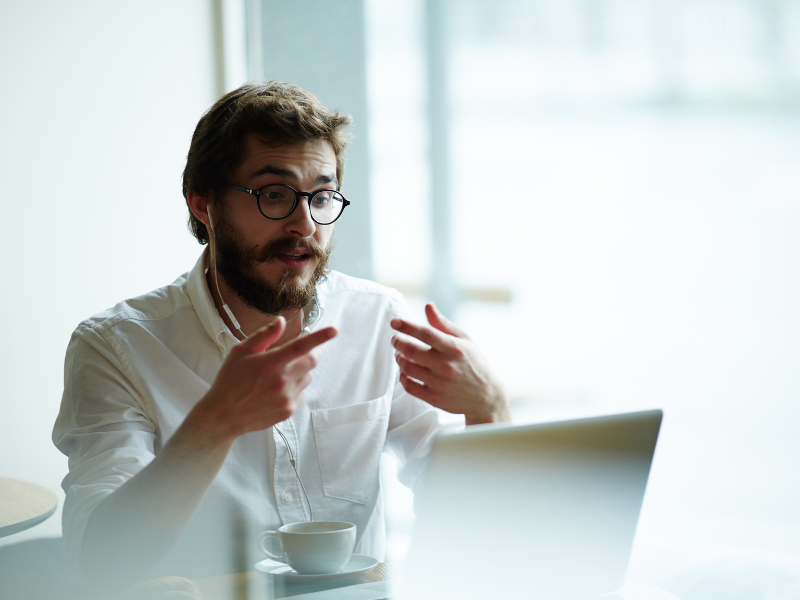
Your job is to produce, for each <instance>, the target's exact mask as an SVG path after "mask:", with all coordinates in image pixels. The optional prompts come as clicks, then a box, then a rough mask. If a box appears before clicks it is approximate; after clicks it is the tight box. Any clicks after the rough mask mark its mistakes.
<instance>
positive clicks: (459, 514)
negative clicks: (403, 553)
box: [401, 410, 662, 599]
mask: <svg viewBox="0 0 800 600" xmlns="http://www.w3.org/2000/svg"><path fill="white" fill-rule="evenodd" d="M661 418H662V412H661V411H660V410H654V411H647V412H639V413H629V414H622V415H613V416H603V417H595V418H587V419H578V420H570V421H562V422H555V423H544V424H536V425H521V426H513V425H488V426H474V427H470V428H468V430H467V431H464V432H461V433H457V434H445V435H442V436H440V437H438V438H437V439H436V441H435V443H434V448H433V452H432V455H431V460H430V464H429V467H428V470H427V473H426V476H425V482H424V486H423V488H422V490H421V492H420V496H419V498H418V501H417V502H416V508H417V515H418V516H417V524H416V526H415V530H414V536H413V539H412V544H411V547H410V549H409V552H408V555H407V558H406V564H405V568H404V577H403V581H402V588H401V591H402V596H403V597H406V598H415V599H425V598H436V599H441V598H460V599H465V598H466V599H468V598H481V599H484V598H502V597H509V598H511V597H539V596H542V597H552V598H562V597H563V598H570V597H590V596H592V595H595V594H600V593H604V592H611V591H613V590H615V589H617V588H618V587H620V586H621V585H622V582H623V580H624V578H625V572H626V570H627V564H628V558H629V556H630V551H631V546H632V544H633V538H634V534H635V531H636V523H637V521H638V518H639V511H640V508H641V504H642V499H643V496H644V491H645V486H646V483H647V477H648V474H649V472H650V464H651V462H652V458H653V452H654V451H655V446H656V440H657V438H658V432H659V428H660V425H661Z"/></svg>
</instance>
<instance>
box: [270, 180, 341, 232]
mask: <svg viewBox="0 0 800 600" xmlns="http://www.w3.org/2000/svg"><path fill="white" fill-rule="evenodd" d="M258 201H259V208H260V209H261V212H262V213H264V216H266V217H269V218H270V219H282V218H284V217H286V216H288V215H289V213H290V212H292V207H293V206H294V202H295V192H294V190H293V189H292V188H290V187H287V186H285V185H277V184H276V185H268V186H266V187H264V188H262V189H261V193H260V194H259V197H258ZM342 210H344V197H343V196H342V195H341V194H339V193H338V192H336V191H334V190H321V191H319V192H317V193H315V194H314V196H313V197H312V198H311V216H312V217H313V218H314V220H315V221H316V222H317V223H320V224H322V225H326V224H328V223H333V222H334V221H335V220H336V219H337V217H338V216H339V215H340V214H341V212H342Z"/></svg>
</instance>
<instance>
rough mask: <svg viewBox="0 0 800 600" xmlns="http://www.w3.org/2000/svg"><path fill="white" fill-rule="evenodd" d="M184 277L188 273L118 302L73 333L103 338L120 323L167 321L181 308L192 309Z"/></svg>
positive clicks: (88, 320)
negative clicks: (149, 290)
mask: <svg viewBox="0 0 800 600" xmlns="http://www.w3.org/2000/svg"><path fill="white" fill-rule="evenodd" d="M187 277H188V273H186V274H183V275H181V276H180V277H178V278H177V279H176V280H175V281H173V282H172V283H170V284H169V285H165V286H163V287H160V288H158V289H155V290H153V291H151V292H148V293H146V294H142V295H141V296H136V297H134V298H128V299H127V300H123V301H122V302H119V303H118V304H116V305H115V306H113V307H112V308H109V309H106V310H104V311H102V312H100V313H97V314H96V315H93V316H91V317H89V318H88V319H85V320H84V321H82V322H81V323H80V324H79V325H78V327H77V328H76V330H75V333H76V334H78V335H80V334H81V333H89V332H94V333H96V334H99V335H100V336H102V337H106V336H107V335H108V334H109V333H111V332H113V330H114V329H115V328H117V327H118V326H120V325H121V324H124V323H131V322H135V323H149V322H157V321H161V320H164V319H168V318H169V317H171V316H173V315H175V314H176V313H177V312H179V311H180V310H181V309H182V308H184V307H192V302H191V299H190V298H189V295H188V294H187V291H186V279H187Z"/></svg>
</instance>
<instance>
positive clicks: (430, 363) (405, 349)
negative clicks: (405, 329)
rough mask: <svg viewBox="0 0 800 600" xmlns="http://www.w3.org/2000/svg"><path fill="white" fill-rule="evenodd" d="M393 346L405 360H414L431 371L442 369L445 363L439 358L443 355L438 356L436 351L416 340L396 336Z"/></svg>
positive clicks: (393, 339)
mask: <svg viewBox="0 0 800 600" xmlns="http://www.w3.org/2000/svg"><path fill="white" fill-rule="evenodd" d="M392 346H394V349H395V350H396V351H397V352H399V353H400V354H401V355H402V356H404V357H405V358H408V359H410V360H413V361H414V362H416V363H419V364H421V365H423V366H425V367H428V368H429V369H436V368H438V367H440V365H441V364H442V362H443V361H442V360H441V359H440V358H439V356H441V355H437V354H438V353H437V351H436V350H432V349H431V348H427V347H425V346H422V345H421V344H419V343H418V342H416V341H414V340H410V339H403V338H401V337H400V336H398V335H396V336H394V337H393V338H392Z"/></svg>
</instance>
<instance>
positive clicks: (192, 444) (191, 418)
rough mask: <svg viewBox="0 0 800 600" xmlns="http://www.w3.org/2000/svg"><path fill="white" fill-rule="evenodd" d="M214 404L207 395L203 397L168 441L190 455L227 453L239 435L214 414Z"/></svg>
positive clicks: (226, 422) (225, 421)
mask: <svg viewBox="0 0 800 600" xmlns="http://www.w3.org/2000/svg"><path fill="white" fill-rule="evenodd" d="M216 404H217V403H216V402H214V400H213V399H212V398H210V397H209V396H208V395H206V396H204V397H203V398H202V399H201V400H200V401H199V402H198V403H197V404H196V405H195V407H194V408H193V409H192V410H191V411H190V412H189V414H188V415H186V419H184V421H183V423H182V424H181V426H180V427H179V428H178V430H177V431H176V432H175V434H174V435H173V436H172V439H171V440H170V441H172V440H174V441H175V443H176V445H177V446H179V447H180V448H182V449H183V450H185V451H187V452H189V453H192V454H214V453H216V452H218V451H225V452H226V453H227V451H228V450H229V449H230V447H231V445H232V444H233V442H234V441H235V440H236V438H237V437H239V433H238V432H236V431H233V430H232V428H231V427H230V426H229V425H228V421H227V420H225V419H223V418H221V416H220V415H218V414H216V413H217V411H215V410H214V408H215V405H216Z"/></svg>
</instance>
